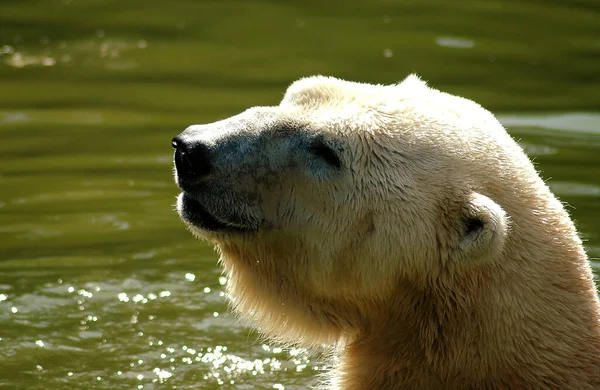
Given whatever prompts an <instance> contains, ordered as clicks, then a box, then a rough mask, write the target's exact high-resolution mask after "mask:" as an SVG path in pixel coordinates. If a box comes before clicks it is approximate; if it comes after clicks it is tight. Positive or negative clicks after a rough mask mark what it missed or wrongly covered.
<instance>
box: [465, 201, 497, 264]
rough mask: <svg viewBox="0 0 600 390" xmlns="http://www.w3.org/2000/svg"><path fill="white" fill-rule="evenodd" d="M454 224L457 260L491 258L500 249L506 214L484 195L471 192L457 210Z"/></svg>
mask: <svg viewBox="0 0 600 390" xmlns="http://www.w3.org/2000/svg"><path fill="white" fill-rule="evenodd" d="M459 218H460V223H458V224H457V225H455V226H456V228H457V230H458V231H457V233H458V235H459V237H458V247H457V248H455V249H456V251H455V252H456V253H455V254H456V256H455V257H457V260H464V261H466V260H469V259H477V258H483V257H485V258H489V257H495V256H496V255H497V254H499V253H500V252H501V251H502V248H503V247H504V241H505V238H506V235H507V233H508V229H509V221H508V217H507V215H506V213H505V212H504V210H503V209H502V207H500V205H498V204H497V203H496V202H494V201H493V200H491V199H490V198H488V197H487V196H484V195H481V194H478V193H476V192H474V193H472V194H471V195H470V196H469V197H468V198H467V201H466V203H465V204H464V206H463V208H462V211H461V213H460V216H459Z"/></svg>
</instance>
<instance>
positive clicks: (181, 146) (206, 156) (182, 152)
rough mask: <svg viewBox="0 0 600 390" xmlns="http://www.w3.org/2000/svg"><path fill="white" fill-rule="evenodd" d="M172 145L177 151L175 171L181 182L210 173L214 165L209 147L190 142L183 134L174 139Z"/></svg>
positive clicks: (200, 143)
mask: <svg viewBox="0 0 600 390" xmlns="http://www.w3.org/2000/svg"><path fill="white" fill-rule="evenodd" d="M171 145H172V146H173V148H174V149H175V157H174V160H175V169H176V170H177V176H178V178H179V180H180V181H183V182H185V181H189V180H193V179H199V178H201V177H203V176H206V175H208V174H209V173H210V171H211V169H212V163H211V158H210V150H209V148H208V146H206V145H204V144H203V143H202V142H198V141H190V140H189V139H186V138H184V137H183V136H182V134H180V135H178V136H177V137H175V138H173V140H172V141H171Z"/></svg>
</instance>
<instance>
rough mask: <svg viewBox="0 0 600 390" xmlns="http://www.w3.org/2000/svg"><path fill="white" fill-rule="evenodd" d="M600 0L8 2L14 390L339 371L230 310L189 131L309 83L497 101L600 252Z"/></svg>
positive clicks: (2, 186) (3, 329)
mask: <svg viewBox="0 0 600 390" xmlns="http://www.w3.org/2000/svg"><path fill="white" fill-rule="evenodd" d="M599 20H600V13H599V6H598V5H597V4H594V3H593V2H589V1H570V2H558V1H544V2H541V1H520V2H514V1H506V0H504V1H486V2H477V1H464V2H445V1H441V0H437V1H423V2H417V1H389V0H379V1H373V2H359V1H346V2H344V3H335V2H333V3H326V2H317V1H299V0H296V1H288V2H276V1H263V2H252V1H247V2H227V1H221V2H209V1H177V2H169V3H165V2H159V1H141V0H128V1H125V2H123V1H119V2H117V1H106V0H86V1H79V0H63V1H59V0H53V1H42V0H19V1H16V0H4V1H2V2H1V3H0V387H3V388H22V389H25V388H26V389H47V388H52V389H62V388H64V389H66V388H98V389H113V388H125V387H126V388H139V389H142V388H143V389H158V388H160V389H165V388H176V387H178V388H181V387H185V388H190V387H191V388H217V387H222V386H225V387H230V388H275V389H280V388H284V387H285V388H286V389H290V388H291V389H293V388H296V389H301V388H306V387H307V386H308V385H309V384H311V383H314V378H315V377H316V376H317V374H319V373H321V372H323V370H324V369H325V368H326V367H325V366H324V365H323V364H322V363H321V362H320V361H319V359H318V356H316V355H311V354H309V353H308V352H307V351H305V350H299V349H289V348H288V349H281V348H278V347H276V346H273V345H267V344H263V343H262V342H260V340H258V339H257V335H256V334H255V333H253V332H252V331H250V330H249V329H248V328H247V327H245V326H244V324H241V323H239V322H238V321H237V320H235V319H234V318H233V317H232V316H231V315H230V314H228V312H227V304H226V301H225V296H224V291H223V284H224V280H223V279H222V278H221V275H220V270H219V268H218V266H217V264H216V260H217V257H216V254H215V253H214V252H213V251H212V249H211V248H209V247H207V246H206V245H204V244H201V243H198V242H196V241H195V240H194V239H193V238H192V237H191V236H190V235H189V234H188V233H187V232H186V231H185V228H184V227H183V225H182V224H181V223H180V222H179V220H178V218H177V216H176V215H175V213H174V212H173V211H172V209H173V203H174V200H175V195H176V193H177V189H176V188H175V186H174V184H173V183H172V178H171V169H172V168H171V150H170V144H169V141H170V139H171V137H172V136H174V135H175V134H177V133H178V132H179V131H181V130H182V129H183V128H185V127H186V126H187V125H189V124H191V123H202V122H210V121H214V120H217V119H220V118H223V117H226V116H230V115H232V114H234V113H237V112H239V111H241V110H243V109H245V108H247V107H249V106H253V105H268V104H276V103H277V102H278V100H279V99H280V98H281V97H282V94H283V92H284V90H285V87H286V86H287V85H288V84H289V83H290V82H291V81H293V80H294V79H296V78H298V77H301V76H306V75H310V74H316V73H320V74H331V75H336V76H339V77H344V78H349V79H353V80H360V81H368V82H380V83H393V82H396V81H399V80H400V79H402V78H404V77H405V76H406V75H407V74H408V73H411V72H417V73H418V74H420V75H421V76H422V77H423V78H425V79H426V80H429V82H430V83H431V84H432V85H433V86H435V87H437V88H440V89H443V90H445V91H448V92H451V93H455V94H459V95H462V96H465V97H468V98H471V99H474V100H476V101H478V102H479V103H481V104H482V105H484V106H485V107H487V108H489V109H490V110H492V111H493V112H495V113H497V114H498V116H499V118H500V120H501V121H502V122H503V123H504V124H505V125H506V126H507V128H508V129H509V131H510V132H511V133H512V134H513V135H514V136H515V137H516V138H517V139H518V140H519V141H520V143H521V144H522V146H523V147H524V148H525V150H526V151H527V152H528V153H529V154H530V156H532V157H533V158H535V162H536V164H537V166H538V168H539V169H540V171H541V172H542V175H543V177H544V178H546V179H548V183H549V185H550V186H551V187H552V189H553V190H554V191H555V192H556V193H557V195H558V196H559V197H560V198H561V200H562V201H564V202H566V203H567V204H568V205H569V210H570V212H571V213H572V215H573V217H574V218H575V219H576V221H577V226H578V227H579V229H580V230H581V234H582V236H583V237H584V239H585V244H586V248H587V250H588V252H589V254H590V256H591V257H592V258H599V257H600V225H599V222H598V221H600V202H599V200H600V199H599V198H600V175H599V174H598V168H597V167H598V166H599V165H600V153H599V151H600V130H599V129H600V125H599V123H600V107H599V104H598V103H599V102H600V89H598V85H599V82H600V73H599V72H598V69H600V56H599V54H600V23H598V21H599Z"/></svg>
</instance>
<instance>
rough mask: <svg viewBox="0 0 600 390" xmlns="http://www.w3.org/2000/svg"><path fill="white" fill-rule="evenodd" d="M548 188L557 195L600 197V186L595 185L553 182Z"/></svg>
mask: <svg viewBox="0 0 600 390" xmlns="http://www.w3.org/2000/svg"><path fill="white" fill-rule="evenodd" d="M548 186H549V187H550V189H551V190H552V192H554V193H555V194H556V195H559V196H560V195H578V196H590V197H598V196H600V186H597V185H593V184H583V183H572V182H565V181H552V182H549V183H548Z"/></svg>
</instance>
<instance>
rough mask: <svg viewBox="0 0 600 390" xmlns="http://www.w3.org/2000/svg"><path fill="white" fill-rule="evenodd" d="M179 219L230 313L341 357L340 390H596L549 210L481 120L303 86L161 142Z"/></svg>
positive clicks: (590, 295) (543, 192) (577, 292)
mask: <svg viewBox="0 0 600 390" xmlns="http://www.w3.org/2000/svg"><path fill="white" fill-rule="evenodd" d="M172 143H173V147H174V148H175V150H176V151H175V158H174V159H175V167H176V181H177V183H178V185H179V187H180V188H181V189H182V191H183V192H182V193H181V194H180V195H179V197H178V201H177V210H178V212H179V214H180V215H181V217H182V219H183V220H184V221H185V222H186V224H187V225H188V226H189V229H190V230H191V231H192V233H193V234H195V235H196V236H197V237H199V238H201V239H204V240H207V241H210V242H212V243H214V244H215V246H216V247H217V248H218V251H219V252H220V257H221V258H220V261H221V263H222V265H223V267H224V270H225V272H226V274H227V276H228V284H227V288H228V291H229V294H230V296H231V299H232V304H233V307H234V309H235V311H236V312H237V313H239V314H240V315H241V316H243V317H247V318H251V319H253V320H254V321H255V323H256V325H257V326H258V327H259V329H260V330H261V331H262V332H264V333H265V334H266V335H267V336H270V337H272V338H273V339H275V340H279V341H281V342H286V343H298V344H302V345H315V344H321V343H329V344H332V345H336V346H337V350H338V351H339V355H340V359H339V361H340V363H339V366H338V367H337V368H336V369H335V371H334V373H333V375H332V378H333V379H332V381H331V385H332V386H333V387H336V388H341V389H492V388H494V389H534V388H535V389H541V388H562V389H566V388H572V389H575V388H577V389H598V388H600V330H599V324H600V322H599V320H600V315H599V312H600V305H599V302H598V298H597V294H596V290H595V286H594V283H593V279H592V272H591V270H590V266H589V264H588V261H587V258H586V254H585V252H584V249H583V247H582V243H581V240H580V239H579V237H578V235H577V233H576V230H575V228H574V226H573V223H572V222H571V220H570V218H569V216H568V214H567V213H566V212H565V210H564V208H563V206H562V204H561V203H560V202H559V201H558V200H557V199H556V198H555V197H554V196H553V194H552V193H551V192H550V190H549V188H548V187H547V186H546V185H545V183H544V182H543V181H542V180H541V179H540V177H539V176H538V174H537V172H536V170H535V169H534V167H533V165H532V164H531V162H530V161H529V159H528V158H527V157H526V155H525V154H524V153H523V151H522V149H521V148H520V147H519V146H518V144H517V143H515V142H514V141H513V140H512V139H511V137H510V136H509V135H508V134H507V132H506V131H505V130H504V128H503V127H502V126H501V125H500V123H499V122H498V121H497V120H496V119H495V118H494V116H493V115H492V114H491V113H489V112H488V111H486V110H485V109H483V108H482V107H481V106H479V105H478V104H476V103H474V102H472V101H470V100H467V99H464V98H460V97H456V96H452V95H449V94H446V93H443V92H440V91H438V90H435V89H433V88H430V87H429V86H428V85H427V84H426V83H425V82H423V81H421V80H420V79H419V78H418V77H417V76H414V75H412V76H409V77H408V78H406V79H405V80H404V81H403V82H401V83H399V84H396V85H388V86H383V85H370V84H363V83H356V82H349V81H343V80H339V79H336V78H332V77H323V76H315V77H309V78H304V79H301V80H299V81H296V82H295V83H293V84H292V85H291V86H290V87H289V89H288V90H287V92H286V93H285V96H284V98H283V100H282V101H281V103H280V104H279V105H278V106H274V107H254V108H250V109H248V110H247V111H245V112H243V113H241V114H239V115H236V116H234V117H231V118H229V119H225V120H222V121H219V122H215V123H211V124H204V125H193V126H191V127H189V128H187V129H186V130H185V131H183V132H182V133H181V134H179V135H178V136H177V137H175V138H174V139H173V142H172Z"/></svg>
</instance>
